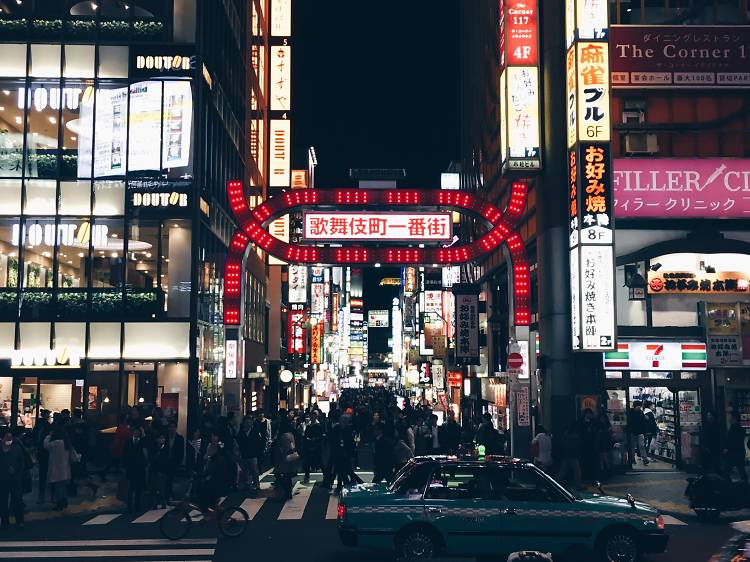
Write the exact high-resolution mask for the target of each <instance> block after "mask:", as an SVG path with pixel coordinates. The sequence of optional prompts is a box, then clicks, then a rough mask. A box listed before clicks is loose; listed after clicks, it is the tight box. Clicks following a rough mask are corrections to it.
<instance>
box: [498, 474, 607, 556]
mask: <svg viewBox="0 0 750 562" xmlns="http://www.w3.org/2000/svg"><path fill="white" fill-rule="evenodd" d="M492 487H493V497H494V498H495V499H496V500H498V501H499V506H500V510H499V513H500V534H501V537H500V542H501V544H502V550H503V552H517V551H522V550H538V551H540V552H552V553H555V552H558V553H559V552H563V551H565V550H567V549H568V548H570V547H572V546H574V545H578V544H587V543H588V542H589V541H590V540H591V536H592V530H591V529H592V527H593V526H592V525H590V524H588V523H590V521H589V522H587V521H586V520H585V517H581V515H582V514H581V513H579V510H578V508H577V506H576V504H575V502H573V501H571V500H570V498H568V497H566V496H565V495H564V494H563V493H562V492H560V490H559V489H557V488H556V487H555V486H554V485H553V484H552V483H550V482H549V481H548V480H547V479H546V478H545V477H544V476H543V475H541V474H539V473H538V472H537V471H536V470H535V469H533V468H529V467H523V466H506V467H494V468H493V469H492Z"/></svg>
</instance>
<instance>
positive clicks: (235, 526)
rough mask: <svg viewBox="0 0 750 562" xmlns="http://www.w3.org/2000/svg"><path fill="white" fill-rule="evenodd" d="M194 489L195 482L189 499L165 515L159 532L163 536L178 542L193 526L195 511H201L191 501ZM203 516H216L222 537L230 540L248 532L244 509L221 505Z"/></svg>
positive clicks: (210, 508) (188, 495)
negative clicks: (193, 513)
mask: <svg viewBox="0 0 750 562" xmlns="http://www.w3.org/2000/svg"><path fill="white" fill-rule="evenodd" d="M192 488H193V481H191V482H190V486H189V487H188V491H187V494H186V497H187V498H188V499H186V500H184V501H181V502H180V503H178V504H177V506H175V508H174V509H171V510H169V511H168V512H167V513H165V514H164V516H163V517H162V518H161V520H160V521H159V530H160V531H161V534H162V535H164V536H165V537H166V538H168V539H170V540H173V541H176V540H179V539H181V538H183V537H184V536H185V535H187V534H188V533H189V532H190V527H191V526H192V524H193V517H192V515H191V513H192V512H194V511H200V507H199V506H198V505H197V504H195V503H193V502H192V501H191V500H190V499H189V498H190V493H191V491H192ZM201 515H202V516H203V517H204V518H206V516H207V515H208V516H211V517H214V516H215V517H216V524H217V526H218V527H219V531H220V532H221V534H222V535H224V536H225V537H228V538H237V537H239V536H242V534H243V533H244V532H245V531H246V530H247V524H248V521H249V519H250V518H249V517H248V515H247V512H246V511H245V510H244V509H242V508H241V507H239V506H233V505H230V506H228V507H222V506H220V505H217V506H216V507H209V508H208V511H207V512H206V513H201Z"/></svg>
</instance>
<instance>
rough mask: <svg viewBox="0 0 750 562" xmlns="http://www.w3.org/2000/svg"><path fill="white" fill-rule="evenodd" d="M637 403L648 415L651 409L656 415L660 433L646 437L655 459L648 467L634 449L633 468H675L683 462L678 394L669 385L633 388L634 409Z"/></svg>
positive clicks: (657, 427)
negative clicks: (679, 430)
mask: <svg viewBox="0 0 750 562" xmlns="http://www.w3.org/2000/svg"><path fill="white" fill-rule="evenodd" d="M635 402H640V403H641V406H642V408H643V411H644V413H646V412H647V411H648V410H651V412H652V413H653V414H654V419H655V420H656V431H655V432H654V433H649V434H647V435H646V448H647V449H648V454H649V457H650V458H651V462H650V463H649V465H648V467H646V465H644V464H643V463H642V462H641V459H639V458H638V456H637V451H636V447H635V446H634V447H633V449H634V458H633V461H634V462H633V468H634V469H644V468H648V469H649V470H658V469H664V470H671V469H673V468H674V467H675V465H676V464H677V462H678V460H679V458H678V436H677V427H678V426H677V414H676V406H675V393H674V392H673V391H672V390H671V389H670V388H668V387H665V386H640V387H639V386H631V387H630V404H629V405H630V408H631V409H632V408H633V404H634V403H635Z"/></svg>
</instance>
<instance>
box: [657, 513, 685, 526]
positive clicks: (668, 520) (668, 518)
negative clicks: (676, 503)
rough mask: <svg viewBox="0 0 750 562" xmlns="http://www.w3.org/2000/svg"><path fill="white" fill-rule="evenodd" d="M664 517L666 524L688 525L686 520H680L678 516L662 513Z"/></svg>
mask: <svg viewBox="0 0 750 562" xmlns="http://www.w3.org/2000/svg"><path fill="white" fill-rule="evenodd" d="M662 517H663V518H664V524H665V525H687V523H685V522H684V521H680V520H679V519H677V518H676V517H672V516H671V515H662Z"/></svg>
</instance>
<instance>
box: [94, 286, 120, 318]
mask: <svg viewBox="0 0 750 562" xmlns="http://www.w3.org/2000/svg"><path fill="white" fill-rule="evenodd" d="M91 312H92V314H93V315H94V316H97V317H99V318H113V317H115V318H116V317H119V316H120V315H121V314H122V292H121V291H119V290H117V289H114V290H112V289H105V290H95V291H94V292H93V293H92V294H91Z"/></svg>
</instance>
